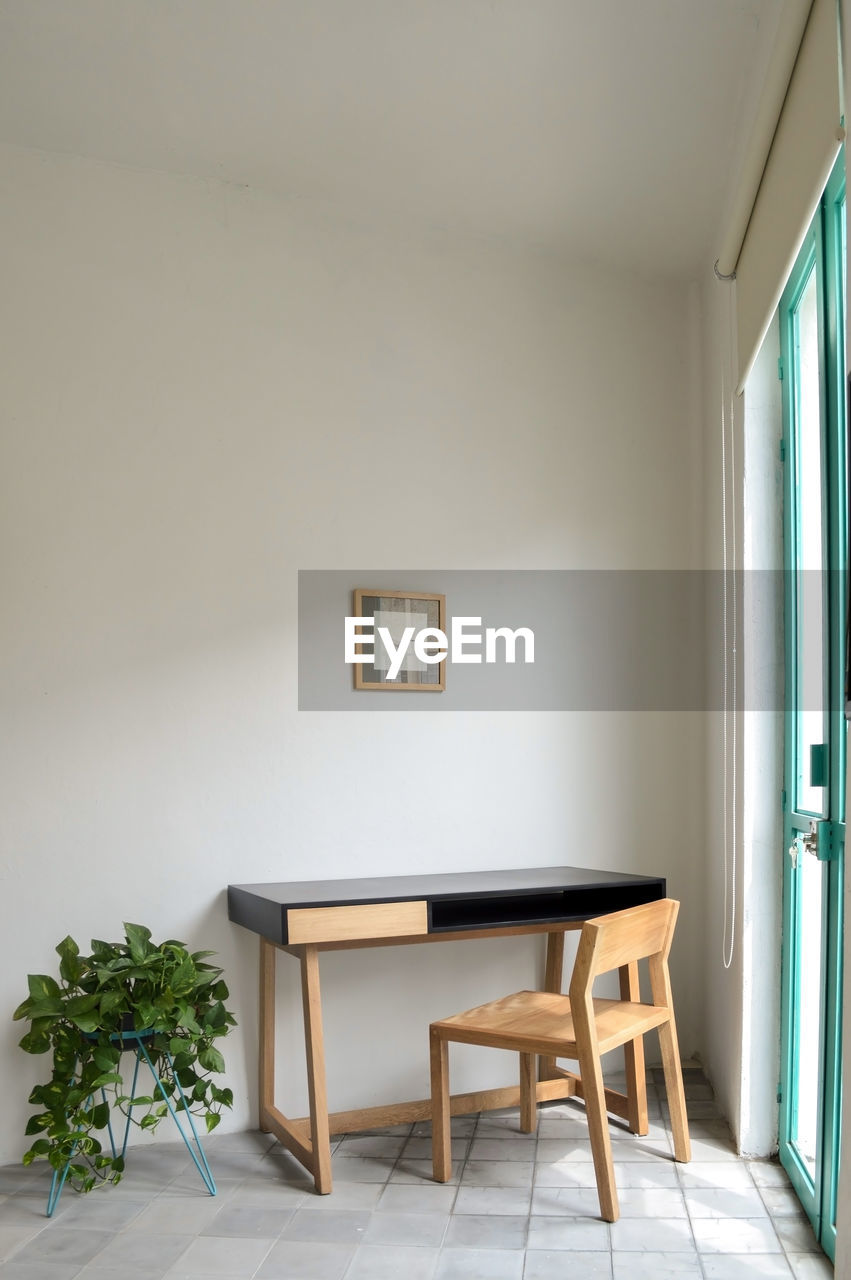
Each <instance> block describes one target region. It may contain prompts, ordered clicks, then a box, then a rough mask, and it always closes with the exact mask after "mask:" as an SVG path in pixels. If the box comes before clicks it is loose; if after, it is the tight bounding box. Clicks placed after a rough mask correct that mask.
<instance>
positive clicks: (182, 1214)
mask: <svg viewBox="0 0 851 1280" xmlns="http://www.w3.org/2000/svg"><path fill="white" fill-rule="evenodd" d="M225 1200H227V1197H225ZM223 1203H224V1201H222V1200H220V1199H219V1197H218V1196H205V1197H204V1198H203V1199H201V1197H200V1196H199V1197H198V1198H197V1199H195V1200H184V1199H178V1198H176V1197H174V1196H170V1195H168V1194H167V1193H165V1194H163V1195H161V1196H157V1198H156V1199H155V1200H152V1201H151V1202H150V1204H149V1205H148V1206H147V1208H146V1209H144V1210H143V1211H142V1212H141V1213H139V1214H136V1216H135V1217H134V1218H133V1219H132V1221H131V1222H130V1224H129V1226H128V1228H127V1230H128V1232H130V1233H133V1234H135V1233H136V1232H144V1233H145V1234H148V1233H153V1234H154V1235H180V1236H194V1235H197V1234H198V1232H199V1231H203V1229H204V1227H206V1226H207V1224H208V1223H210V1222H212V1221H213V1219H214V1218H215V1217H216V1215H217V1214H218V1213H220V1212H221V1210H222V1205H223Z"/></svg>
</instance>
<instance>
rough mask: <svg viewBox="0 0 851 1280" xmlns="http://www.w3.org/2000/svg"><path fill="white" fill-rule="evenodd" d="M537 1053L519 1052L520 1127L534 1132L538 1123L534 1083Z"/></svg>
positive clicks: (524, 1130) (525, 1130)
mask: <svg viewBox="0 0 851 1280" xmlns="http://www.w3.org/2000/svg"><path fill="white" fill-rule="evenodd" d="M536 1058H537V1054H534V1053H521V1054H520V1128H521V1129H522V1131H523V1133H534V1132H535V1129H536V1128H537V1124H538V1096H537V1086H536V1083H535V1061H536Z"/></svg>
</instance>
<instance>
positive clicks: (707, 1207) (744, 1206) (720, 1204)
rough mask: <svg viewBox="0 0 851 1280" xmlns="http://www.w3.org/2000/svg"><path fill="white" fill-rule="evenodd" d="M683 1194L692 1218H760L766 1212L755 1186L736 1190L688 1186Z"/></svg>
mask: <svg viewBox="0 0 851 1280" xmlns="http://www.w3.org/2000/svg"><path fill="white" fill-rule="evenodd" d="M684 1195H685V1198H686V1204H687V1205H688V1211H689V1213H690V1214H691V1216H692V1218H760V1217H762V1215H763V1214H764V1213H766V1212H767V1211H766V1208H765V1205H764V1204H763V1202H762V1196H761V1195H760V1194H759V1192H758V1191H757V1189H756V1187H749V1188H748V1187H745V1188H742V1189H741V1190H737V1191H727V1190H725V1189H723V1188H721V1187H705V1188H703V1189H702V1190H698V1189H696V1188H690V1189H689V1190H688V1191H686V1192H684Z"/></svg>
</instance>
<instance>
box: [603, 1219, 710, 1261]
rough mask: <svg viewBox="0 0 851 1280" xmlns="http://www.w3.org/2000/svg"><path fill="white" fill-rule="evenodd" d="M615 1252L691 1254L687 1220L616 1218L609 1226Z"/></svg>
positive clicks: (690, 1238) (691, 1240) (690, 1237)
mask: <svg viewBox="0 0 851 1280" xmlns="http://www.w3.org/2000/svg"><path fill="white" fill-rule="evenodd" d="M610 1230H611V1233H612V1249H613V1250H617V1252H618V1253H632V1252H638V1253H693V1252H694V1239H693V1237H692V1233H691V1226H690V1224H689V1221H688V1218H656V1219H648V1218H620V1219H619V1220H618V1221H617V1222H613V1223H612V1224H611V1228H610Z"/></svg>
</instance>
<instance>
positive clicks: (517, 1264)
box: [434, 1249, 524, 1280]
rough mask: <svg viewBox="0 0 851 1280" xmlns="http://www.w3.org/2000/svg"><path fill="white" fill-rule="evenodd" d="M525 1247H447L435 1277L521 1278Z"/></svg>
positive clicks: (449, 1279) (472, 1279)
mask: <svg viewBox="0 0 851 1280" xmlns="http://www.w3.org/2000/svg"><path fill="white" fill-rule="evenodd" d="M523 1262H524V1258H523V1251H522V1249H444V1250H443V1251H442V1253H441V1255H440V1260H439V1262H438V1264H437V1270H436V1272H435V1277H434V1280H522V1277H523Z"/></svg>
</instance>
